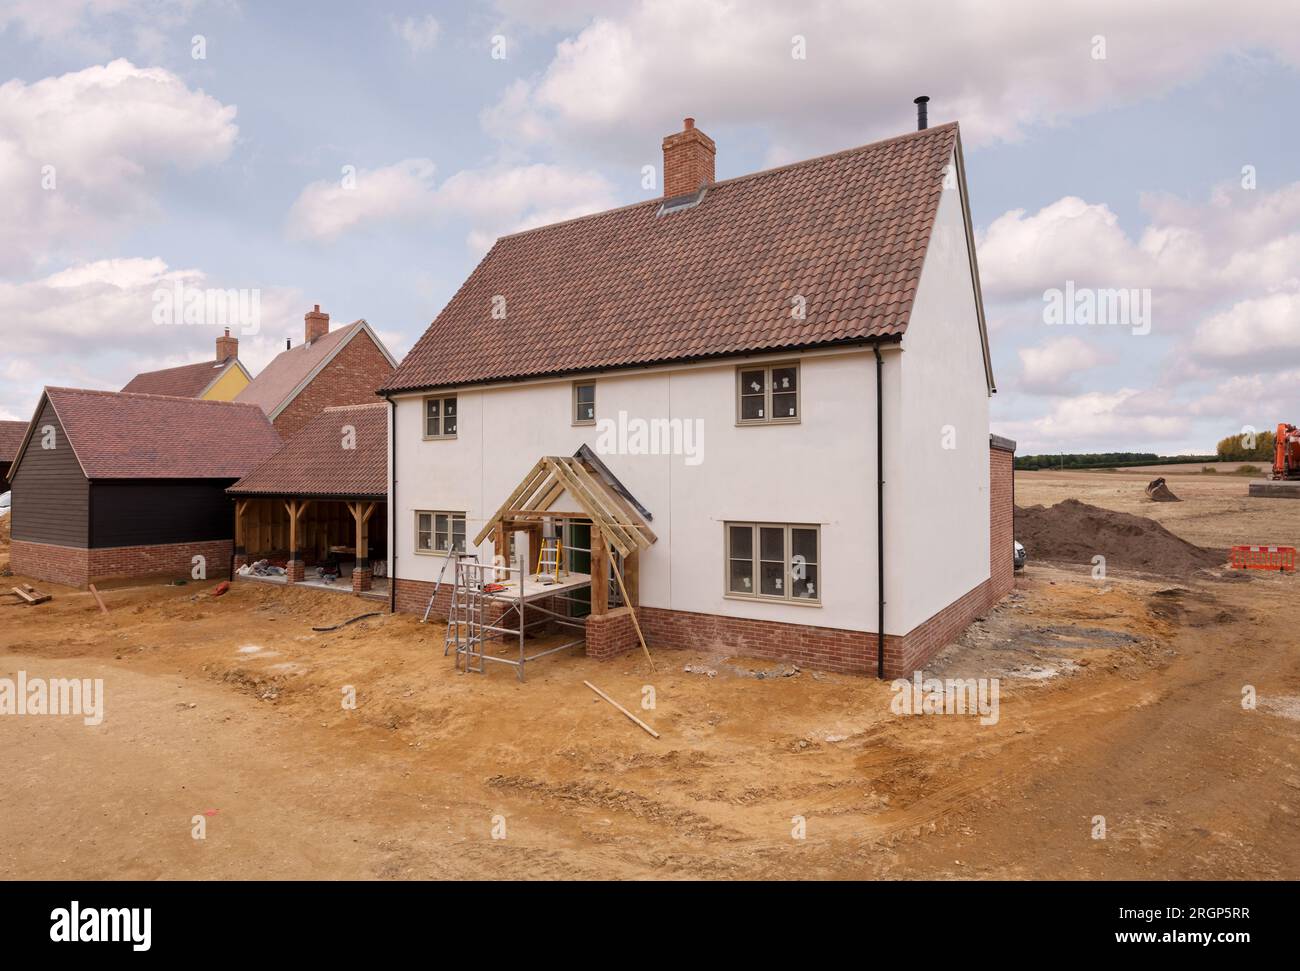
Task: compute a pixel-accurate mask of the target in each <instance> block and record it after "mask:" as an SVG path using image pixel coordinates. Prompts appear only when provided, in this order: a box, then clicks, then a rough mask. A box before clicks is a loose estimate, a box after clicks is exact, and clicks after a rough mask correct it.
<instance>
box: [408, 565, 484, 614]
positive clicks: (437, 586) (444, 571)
mask: <svg viewBox="0 0 1300 971" xmlns="http://www.w3.org/2000/svg"><path fill="white" fill-rule="evenodd" d="M462 556H472V557H474V561H475V562H478V553H448V554H447V558H446V559H445V560H443V561H442V569H441V570H439V571H438V582H437V583H435V584H434V585H433V594H432V595H431V596H430V597H429V602H428V603H427V604H426V605H425V607H424V620H422V621H420V623H422V624H427V623H428V622H429V612H430V611H431V610H433V602H434V601H435V600H437V599H438V591H439V590H441V589H442V579H443V577H445V576H446V575H447V567H448V566H450V565H451V564H452V562H459V560H460V557H462ZM452 578H453V579H455V573H453V574H452Z"/></svg>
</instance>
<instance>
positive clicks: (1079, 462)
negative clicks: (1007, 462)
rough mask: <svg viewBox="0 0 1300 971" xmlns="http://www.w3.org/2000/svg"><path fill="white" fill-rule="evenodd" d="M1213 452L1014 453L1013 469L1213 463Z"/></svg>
mask: <svg viewBox="0 0 1300 971" xmlns="http://www.w3.org/2000/svg"><path fill="white" fill-rule="evenodd" d="M1214 460H1215V458H1214V456H1213V455H1157V454H1156V453H1155V452H1065V453H1057V454H1055V455H1017V456H1016V468H1017V469H1022V470H1024V471H1027V472H1032V471H1034V470H1036V469H1116V468H1123V467H1125V466H1133V465H1185V464H1190V463H1193V462H1213V461H1214Z"/></svg>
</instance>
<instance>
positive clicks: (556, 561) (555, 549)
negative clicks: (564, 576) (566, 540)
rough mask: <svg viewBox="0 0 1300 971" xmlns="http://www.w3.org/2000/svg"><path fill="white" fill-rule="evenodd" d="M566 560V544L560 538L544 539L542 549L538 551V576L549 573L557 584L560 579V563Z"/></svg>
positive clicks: (550, 537)
mask: <svg viewBox="0 0 1300 971" xmlns="http://www.w3.org/2000/svg"><path fill="white" fill-rule="evenodd" d="M563 558H564V544H563V543H561V542H560V538H559V537H558V536H546V537H543V538H542V548H541V549H540V550H538V551H537V575H538V576H539V577H540V576H542V575H543V574H546V573H549V574H550V575H551V576H553V577H554V578H555V580H556V582H557V583H558V582H559V579H560V562H561V561H562V560H563Z"/></svg>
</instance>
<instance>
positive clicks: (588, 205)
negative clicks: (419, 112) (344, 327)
mask: <svg viewBox="0 0 1300 971" xmlns="http://www.w3.org/2000/svg"><path fill="white" fill-rule="evenodd" d="M434 175H435V166H434V164H433V162H432V161H430V160H429V159H427V158H417V159H405V160H403V161H401V162H396V163H394V164H393V165H388V166H384V167H382V168H378V169H371V170H359V171H358V172H357V173H356V177H355V180H354V183H353V184H352V185H351V187H350V188H348V187H345V186H344V184H343V183H342V181H339V182H328V181H320V182H313V183H311V184H310V185H308V186H307V187H306V188H304V189H303V191H302V192H301V194H300V195H299V196H298V199H297V201H296V202H295V203H294V204H293V208H292V209H291V210H290V213H289V232H290V234H291V235H292V236H294V237H296V238H299V239H317V240H321V241H330V240H334V239H337V238H338V237H340V236H341V235H343V234H344V233H347V232H350V231H353V230H358V229H362V228H367V227H371V226H374V225H377V224H382V223H388V222H401V221H407V222H420V221H426V220H432V219H443V218H459V219H463V220H466V221H468V222H469V223H470V230H469V235H468V243H469V245H470V247H471V248H472V249H474V250H475V251H481V250H484V249H486V248H487V247H488V246H489V245H490V244H491V243H492V241H493V240H494V239H495V238H496V237H497V236H499V235H502V234H504V233H509V232H515V231H518V230H520V229H525V228H528V227H531V226H538V225H542V224H544V223H549V222H555V221H557V220H560V219H569V218H572V217H574V216H580V215H585V214H586V213H590V212H596V211H599V210H601V209H607V208H609V207H611V206H612V205H614V204H615V203H614V195H613V190H612V188H611V187H610V185H609V183H608V182H607V181H606V180H605V178H604V177H603V176H601V175H599V174H597V173H595V172H589V171H581V170H574V169H569V168H564V167H561V166H556V165H544V164H536V165H524V166H513V167H512V166H494V167H491V168H485V169H466V170H462V171H460V172H457V173H455V174H454V175H452V176H450V177H449V178H447V179H446V180H444V181H443V182H442V184H441V185H439V184H437V183H436V182H435V179H434Z"/></svg>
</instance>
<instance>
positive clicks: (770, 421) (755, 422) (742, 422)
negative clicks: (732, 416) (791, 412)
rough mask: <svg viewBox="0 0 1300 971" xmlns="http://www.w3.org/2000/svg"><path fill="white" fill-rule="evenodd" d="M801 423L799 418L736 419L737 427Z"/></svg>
mask: <svg viewBox="0 0 1300 971" xmlns="http://www.w3.org/2000/svg"><path fill="white" fill-rule="evenodd" d="M801 423H802V422H801V420H800V419H799V418H751V419H748V420H746V419H741V418H738V419H736V427H737V428H750V427H753V426H758V427H760V428H761V427H763V426H765V425H798V424H801Z"/></svg>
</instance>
